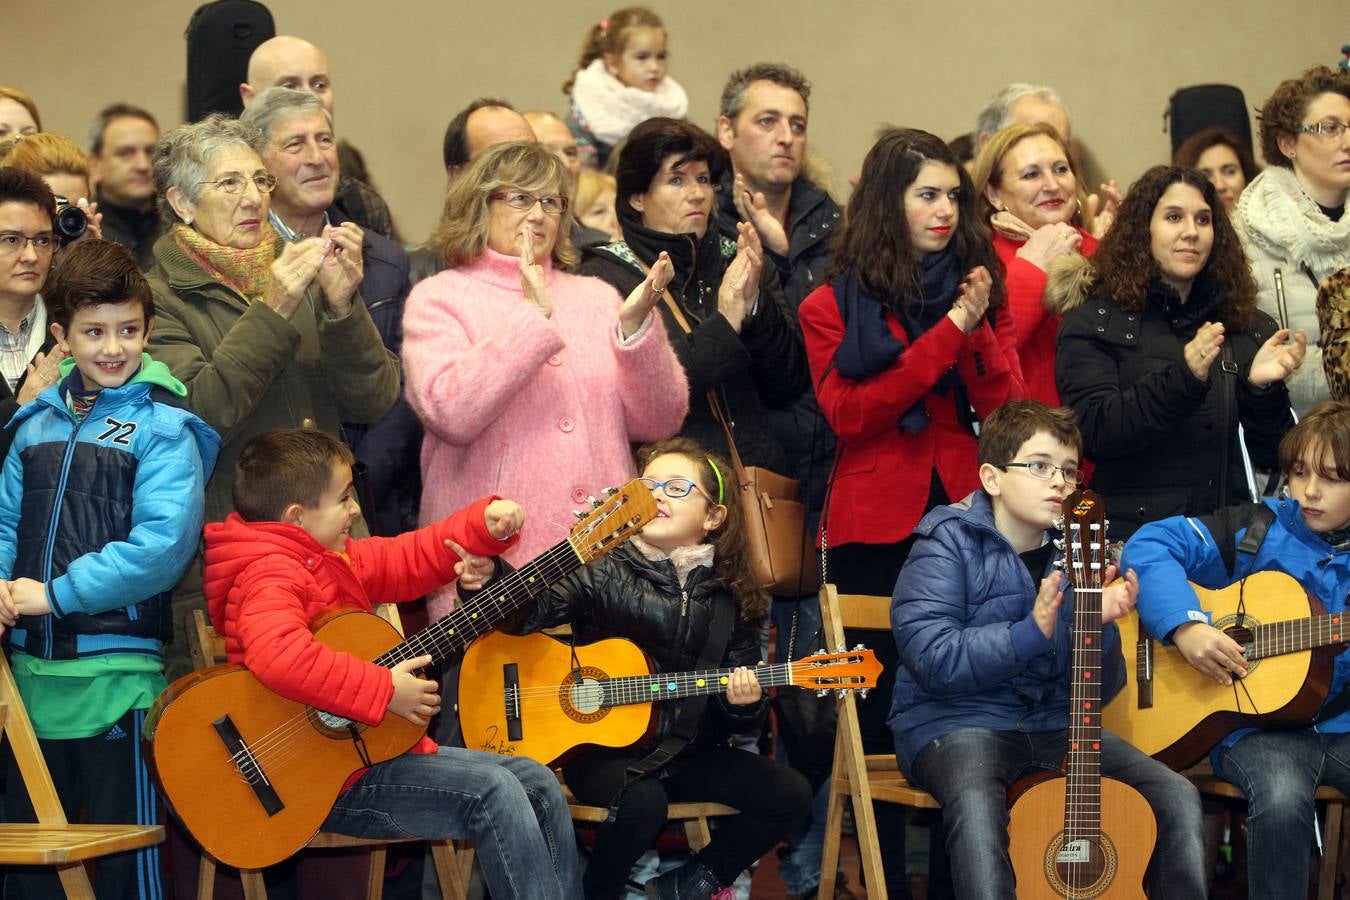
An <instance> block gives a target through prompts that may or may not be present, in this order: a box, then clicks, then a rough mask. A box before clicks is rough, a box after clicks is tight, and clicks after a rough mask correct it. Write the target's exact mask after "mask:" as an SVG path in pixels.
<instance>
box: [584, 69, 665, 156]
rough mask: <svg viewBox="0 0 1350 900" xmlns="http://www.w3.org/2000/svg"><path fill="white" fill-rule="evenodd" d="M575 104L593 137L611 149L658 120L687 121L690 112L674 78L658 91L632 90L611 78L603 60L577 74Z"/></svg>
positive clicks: (658, 88) (663, 84)
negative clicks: (651, 121)
mask: <svg viewBox="0 0 1350 900" xmlns="http://www.w3.org/2000/svg"><path fill="white" fill-rule="evenodd" d="M572 103H573V105H574V106H576V108H577V112H579V113H580V114H581V117H582V118H583V119H584V120H585V123H586V127H587V128H588V129H590V132H591V134H593V135H595V136H596V137H597V138H599V139H600V140H601V141H602V142H604V143H606V144H610V145H614V144H617V143H618V142H619V141H621V140H623V139H624V138H626V137H628V132H630V131H632V130H633V129H634V128H636V127H637V126H638V125H639V124H640V123H642V122H645V121H647V120H648V119H651V118H653V117H655V116H668V117H670V118H672V119H683V118H684V117H685V114H686V113H688V112H689V97H688V96H687V95H686V94H685V92H684V88H682V87H680V85H679V83H678V82H677V81H676V80H675V79H674V78H671V77H670V76H669V75H667V76H666V77H665V80H663V81H662V82H661V84H660V85H659V86H657V88H656V90H654V91H644V90H641V89H640V88H635V87H629V86H628V85H626V84H624V83H623V82H622V81H620V80H619V79H617V78H615V77H614V76H613V75H611V74H609V72H608V70H606V69H605V61H604V60H603V59H596V60H593V61H592V62H591V64H590V65H589V66H587V67H586V68H584V69H578V70H577V76H576V80H575V81H573V82H572Z"/></svg>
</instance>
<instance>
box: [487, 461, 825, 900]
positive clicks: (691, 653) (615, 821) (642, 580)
mask: <svg viewBox="0 0 1350 900" xmlns="http://www.w3.org/2000/svg"><path fill="white" fill-rule="evenodd" d="M639 462H640V463H642V465H643V471H642V475H643V480H644V482H645V483H646V484H647V486H648V487H649V488H650V489H651V491H652V494H653V496H654V497H655V499H656V504H657V509H658V515H657V518H656V519H654V520H653V521H652V522H650V523H649V524H648V525H647V526H646V527H645V528H644V529H643V531H642V534H641V536H638V537H634V538H633V539H632V540H631V541H630V542H629V543H628V544H626V545H624V546H622V547H619V548H618V549H616V550H615V551H614V552H613V553H611V554H609V555H608V556H606V557H603V558H601V559H599V560H597V561H595V562H593V563H591V564H590V565H587V566H585V567H584V568H582V569H580V570H578V571H577V572H575V573H573V574H572V575H569V576H567V577H566V578H564V579H562V580H561V581H560V582H558V583H556V584H554V585H552V586H551V588H550V590H549V591H548V593H546V594H544V595H542V596H541V597H540V599H539V601H538V603H537V604H536V606H535V607H534V608H533V609H531V610H529V612H528V613H527V614H526V617H525V619H524V621H523V623H522V624H521V625H520V626H519V627H518V628H516V629H513V630H515V631H517V632H518V633H528V632H531V631H536V630H538V629H540V628H549V627H553V626H557V625H561V624H564V623H570V624H571V626H572V633H573V635H574V636H575V640H576V641H577V643H578V644H585V643H591V642H593V641H597V640H601V639H604V638H614V637H621V638H627V639H628V640H631V641H633V642H634V643H635V644H637V645H638V646H639V647H640V648H641V649H642V650H643V651H644V652H645V653H646V654H647V656H648V657H650V659H651V660H652V662H653V664H654V666H655V668H656V670H657V671H660V672H672V673H673V672H687V671H691V670H701V669H713V668H734V669H735V671H734V673H733V674H732V675H731V676H730V679H729V683H728V685H727V689H726V691H725V692H723V693H717V694H712V695H709V696H706V697H692V698H689V699H686V700H680V701H671V702H666V703H659V704H657V713H658V716H657V726H656V729H655V732H654V733H653V734H652V736H651V737H650V739H649V740H648V741H646V742H644V743H642V744H640V745H639V746H635V747H629V748H622V749H617V750H611V749H603V748H588V749H586V750H584V751H583V752H582V754H581V755H580V756H576V757H573V758H572V759H570V760H569V761H568V762H567V763H565V764H564V765H563V775H564V777H565V778H566V781H567V784H568V786H569V787H570V788H571V789H572V793H574V794H575V795H576V796H577V799H579V800H581V802H583V803H589V804H593V805H596V806H606V807H611V809H612V811H613V816H612V817H611V820H610V821H608V822H604V823H602V824H601V825H600V826H599V827H598V828H597V830H596V839H595V848H594V850H593V852H592V854H591V859H590V863H589V864H588V865H587V867H586V875H585V878H584V879H583V886H584V887H585V890H586V896H587V898H616V897H619V896H620V895H622V894H623V892H624V883H625V880H626V878H627V875H628V872H629V870H630V869H631V868H632V866H633V863H634V862H636V861H637V858H638V857H639V856H641V855H642V854H643V853H644V852H645V851H646V850H647V849H648V848H649V847H650V846H651V845H652V843H653V842H654V841H655V839H656V836H657V834H658V833H659V832H660V830H661V828H662V826H663V825H664V824H665V821H666V806H667V804H668V803H681V802H718V803H725V804H727V805H729V806H734V807H735V808H736V809H738V810H740V814H739V815H736V816H728V817H725V818H722V819H719V823H718V828H717V830H716V831H715V832H714V834H713V839H712V842H711V843H709V844H708V846H707V847H705V848H704V849H703V850H701V851H700V852H699V853H697V854H696V855H695V856H694V858H693V859H692V860H691V861H690V862H689V863H687V864H686V865H684V866H683V867H681V868H679V869H676V870H674V871H672V872H668V873H666V874H665V875H662V876H660V877H659V878H657V879H654V880H653V881H650V882H648V884H647V896H648V897H654V898H680V900H687V898H699V900H704V898H708V897H711V896H713V895H714V894H716V893H717V892H718V891H720V890H721V889H722V888H723V887H725V886H727V885H730V884H731V883H732V882H733V881H735V880H736V877H737V876H738V875H739V874H740V873H741V871H743V870H744V869H746V868H747V867H749V866H750V864H751V863H753V862H754V861H755V860H757V859H759V858H760V857H761V856H762V855H764V854H765V853H767V852H768V851H769V850H770V849H772V848H773V847H774V846H776V845H777V844H778V843H779V842H780V841H782V840H784V839H785V838H786V837H787V836H788V834H790V833H791V832H792V830H793V829H794V828H796V826H797V825H798V824H799V823H800V822H801V821H802V820H803V819H805V818H806V814H807V812H808V810H809V808H810V804H811V789H810V787H809V786H808V785H807V782H806V779H805V778H803V777H802V776H801V775H799V774H798V773H797V772H795V771H793V770H792V769H789V768H787V767H786V766H784V765H782V764H780V763H777V762H774V761H773V760H771V759H768V758H767V757H763V756H759V755H758V754H755V753H751V752H748V751H746V750H741V749H738V748H736V747H732V746H730V745H729V743H728V739H729V738H730V736H731V735H733V734H739V733H744V732H747V731H754V730H756V729H758V728H759V725H760V723H761V721H762V719H763V717H764V713H765V710H766V709H767V705H768V702H767V698H766V697H765V695H764V693H763V691H762V690H761V688H760V685H759V681H758V680H757V679H756V678H755V675H754V667H755V665H756V664H757V663H758V662H759V659H760V655H759V645H760V629H761V627H762V626H763V623H764V616H765V613H766V611H767V609H768V598H767V597H766V596H765V594H764V592H763V591H761V590H760V589H759V588H758V587H757V586H756V584H755V581H754V577H753V576H752V575H751V573H750V570H749V566H748V563H747V562H746V558H745V532H744V523H743V521H742V519H741V514H740V506H739V504H737V503H736V502H735V498H734V497H731V496H730V495H729V493H728V492H730V491H733V490H734V489H735V488H734V483H733V476H732V473H731V470H730V467H729V466H728V465H727V463H726V462H725V461H723V460H721V459H719V458H718V457H716V456H713V455H711V454H709V453H707V452H706V451H705V450H703V449H702V448H701V447H699V446H698V445H697V444H695V443H694V442H693V441H690V440H688V439H682V438H675V439H673V440H670V441H665V442H663V443H660V444H656V445H652V446H649V447H645V448H643V450H642V451H641V452H640V453H639ZM612 674H625V673H612ZM628 674H637V673H628ZM658 748H659V751H660V752H661V754H662V755H661V756H660V757H659V758H658V757H656V756H652V755H651V754H652V752H653V751H654V750H658ZM670 754H673V758H671V756H670Z"/></svg>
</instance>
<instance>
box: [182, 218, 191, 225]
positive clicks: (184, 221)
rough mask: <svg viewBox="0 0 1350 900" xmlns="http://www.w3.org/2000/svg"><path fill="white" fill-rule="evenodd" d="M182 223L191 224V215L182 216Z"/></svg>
mask: <svg viewBox="0 0 1350 900" xmlns="http://www.w3.org/2000/svg"><path fill="white" fill-rule="evenodd" d="M183 224H184V225H191V224H192V216H183Z"/></svg>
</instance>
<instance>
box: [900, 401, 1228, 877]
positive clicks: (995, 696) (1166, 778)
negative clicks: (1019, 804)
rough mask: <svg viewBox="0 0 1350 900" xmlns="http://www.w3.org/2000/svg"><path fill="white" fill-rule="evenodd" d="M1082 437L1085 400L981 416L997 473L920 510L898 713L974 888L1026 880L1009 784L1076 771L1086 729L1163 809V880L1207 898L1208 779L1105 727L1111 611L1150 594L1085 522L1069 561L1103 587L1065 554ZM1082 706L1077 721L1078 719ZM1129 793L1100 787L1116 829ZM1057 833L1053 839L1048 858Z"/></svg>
mask: <svg viewBox="0 0 1350 900" xmlns="http://www.w3.org/2000/svg"><path fill="white" fill-rule="evenodd" d="M1081 453H1082V436H1081V435H1080V434H1079V432H1078V426H1077V423H1076V422H1075V420H1074V417H1073V413H1072V412H1070V411H1069V410H1067V409H1062V408H1061V409H1051V408H1050V407H1048V406H1046V405H1045V404H1043V403H1040V402H1038V401H1035V400H1013V401H1011V402H1009V403H1007V404H1005V405H1004V406H1003V407H1001V408H999V409H998V410H996V411H995V412H994V413H993V414H991V415H990V416H989V417H988V418H987V419H985V422H984V427H983V429H982V431H981V433H980V450H979V454H980V455H979V460H980V483H981V486H982V488H981V490H978V491H976V492H975V493H973V494H971V495H970V496H969V497H967V498H966V499H964V500H962V501H961V502H960V503H956V504H953V505H951V506H939V507H937V508H936V509H934V510H933V511H932V512H930V513H929V514H928V515H926V516H924V518H923V520H922V521H921V522H920V523H919V527H918V529H917V530H916V531H915V535H916V536H917V537H916V540H915V543H914V548H913V550H912V551H911V553H910V556H909V560H908V561H907V562H906V563H905V567H904V569H903V570H901V573H900V579H899V581H898V582H897V583H896V586H895V597H894V601H893V603H892V605H891V629H892V632H893V633H894V637H895V644H896V648H897V649H898V650H899V652H900V660H901V663H902V665H903V668H902V669H901V670H900V671H899V672H897V673H896V679H895V693H894V699H893V702H892V705H891V716H890V719H889V720H888V722H889V724H890V726H891V729H892V731H893V732H894V734H895V746H896V753H897V755H898V756H899V759H900V767H901V769H902V770H903V771H904V773H905V774H906V776H908V777H909V779H910V780H911V781H912V782H914V783H915V784H917V785H919V786H922V787H923V788H925V789H927V790H929V791H931V792H932V794H933V796H934V798H936V799H937V800H938V802H939V803H941V805H942V810H943V827H944V829H945V831H946V838H947V840H946V845H947V849H948V851H949V853H950V855H951V863H952V865H951V869H952V880H953V886H954V889H955V893H956V896H958V897H962V898H979V897H988V898H1003V897H1012V896H1013V895H1014V893H1015V891H1014V877H1013V868H1012V864H1011V862H1010V860H1009V855H1008V852H1007V848H1008V846H1009V832H1008V826H1007V822H1008V812H1007V805H1006V804H1007V792H1008V788H1009V787H1010V786H1011V785H1012V784H1013V782H1014V781H1016V780H1017V779H1018V778H1020V777H1022V776H1023V775H1026V774H1031V773H1033V772H1036V771H1037V770H1052V771H1059V770H1060V769H1061V766H1062V762H1063V760H1064V756H1065V751H1066V749H1069V748H1070V747H1071V745H1070V742H1069V740H1070V735H1073V737H1074V741H1075V743H1074V744H1073V745H1072V747H1073V749H1075V750H1078V751H1080V752H1081V753H1083V754H1085V755H1086V756H1087V757H1088V758H1087V759H1086V760H1082V761H1081V763H1082V764H1085V765H1091V764H1093V763H1095V765H1096V766H1097V768H1096V771H1098V772H1100V774H1101V775H1104V776H1107V777H1109V778H1114V779H1115V780H1117V781H1120V782H1124V783H1125V784H1127V785H1130V786H1132V787H1133V788H1134V789H1135V790H1136V791H1137V792H1138V794H1141V795H1143V799H1144V800H1145V801H1147V806H1143V804H1142V803H1141V804H1140V806H1143V815H1144V816H1145V818H1147V813H1148V809H1149V808H1151V809H1152V813H1153V818H1154V819H1155V820H1156V822H1157V842H1156V845H1155V846H1156V850H1155V851H1154V853H1153V859H1152V861H1151V863H1150V865H1149V878H1148V883H1149V886H1150V888H1151V890H1150V893H1151V894H1152V895H1153V896H1155V897H1161V896H1167V897H1187V898H1195V900H1201V898H1203V897H1205V896H1206V886H1205V854H1204V840H1203V836H1202V833H1201V832H1202V827H1201V815H1200V796H1199V794H1198V793H1197V792H1196V790H1195V788H1194V786H1192V785H1191V783H1190V782H1189V781H1188V780H1187V779H1186V778H1185V777H1184V776H1182V775H1179V774H1177V773H1175V772H1173V771H1172V770H1171V769H1169V768H1167V766H1165V765H1163V764H1162V763H1160V762H1158V761H1157V760H1154V759H1151V758H1150V757H1147V756H1145V755H1144V754H1143V753H1142V752H1141V751H1139V750H1138V749H1136V748H1135V747H1133V746H1131V745H1130V744H1128V743H1126V742H1125V741H1124V740H1123V739H1121V738H1119V737H1117V736H1116V735H1114V734H1111V733H1110V732H1107V731H1104V730H1101V729H1100V724H1101V718H1100V707H1101V704H1102V703H1104V702H1106V701H1107V700H1109V699H1110V698H1111V697H1112V696H1113V695H1114V694H1115V693H1117V692H1118V691H1119V690H1120V689H1121V687H1122V685H1123V684H1124V681H1125V673H1124V669H1123V666H1124V663H1123V660H1122V659H1121V654H1120V631H1119V629H1117V628H1116V626H1115V625H1114V624H1111V623H1112V622H1113V620H1115V619H1117V618H1120V617H1121V616H1124V615H1126V614H1127V613H1128V612H1129V611H1130V609H1131V607H1133V605H1134V601H1135V597H1136V596H1137V594H1138V589H1139V585H1138V581H1137V579H1136V578H1135V576H1134V574H1133V573H1132V572H1131V573H1128V574H1127V575H1126V578H1125V579H1124V580H1123V581H1120V582H1117V583H1115V584H1110V583H1111V582H1112V580H1113V579H1114V567H1113V566H1110V565H1107V566H1106V568H1105V571H1103V570H1101V569H1100V568H1091V567H1090V566H1091V565H1094V564H1095V565H1101V564H1102V563H1101V555H1102V554H1101V550H1100V549H1097V550H1096V551H1095V552H1096V553H1097V554H1098V555H1096V556H1095V557H1094V556H1093V555H1092V554H1093V552H1094V551H1093V549H1092V548H1093V547H1094V546H1095V547H1096V548H1101V547H1102V546H1103V543H1104V542H1103V541H1102V537H1101V535H1100V533H1099V532H1098V533H1097V534H1095V535H1094V534H1093V533H1092V532H1091V531H1090V530H1088V532H1087V534H1083V533H1082V532H1083V530H1084V529H1081V528H1080V529H1076V530H1073V531H1070V532H1068V537H1069V539H1070V542H1072V543H1074V544H1076V545H1077V546H1078V548H1079V551H1080V552H1077V553H1074V554H1068V555H1067V561H1068V562H1069V564H1070V567H1071V568H1072V569H1073V573H1074V576H1073V580H1074V581H1075V582H1076V583H1077V584H1079V585H1082V586H1084V588H1086V587H1087V586H1088V585H1096V587H1095V589H1092V590H1088V589H1083V590H1079V591H1077V592H1075V591H1073V590H1072V589H1068V590H1066V589H1065V588H1066V584H1067V583H1068V580H1069V579H1068V578H1067V577H1066V576H1065V575H1064V574H1063V573H1061V572H1058V571H1052V566H1053V564H1054V563H1055V561H1056V559H1057V557H1059V556H1060V555H1061V554H1060V552H1059V549H1058V547H1057V543H1058V542H1057V541H1053V540H1052V537H1057V536H1058V535H1059V534H1060V533H1061V531H1060V530H1059V529H1057V527H1056V520H1057V519H1059V518H1060V515H1061V508H1062V504H1063V501H1064V499H1065V498H1066V497H1067V496H1068V495H1069V494H1070V493H1071V492H1072V491H1073V489H1074V487H1075V486H1076V485H1077V484H1078V483H1079V482H1080V481H1081V480H1082V477H1083V476H1082V472H1081V471H1080V470H1079V468H1078V465H1079V461H1080V455H1081ZM1099 523H1100V520H1099ZM1094 560H1095V563H1094ZM1106 584H1109V585H1110V586H1109V587H1105V588H1102V587H1101V585H1106ZM1080 607H1081V608H1080ZM1102 623H1105V624H1102ZM1094 626H1095V628H1094ZM1083 629H1087V631H1086V632H1085V631H1083ZM1080 638H1081V639H1080ZM1077 654H1081V655H1082V656H1083V657H1084V660H1083V662H1081V663H1079V662H1078V661H1077V660H1075V658H1074V657H1075V655H1077ZM1080 666H1081V668H1080ZM1071 672H1072V673H1073V679H1074V680H1075V683H1074V684H1073V685H1072V689H1071V685H1070V681H1071V677H1070V676H1071ZM1092 688H1095V691H1096V693H1097V696H1096V697H1093V695H1092V692H1091V690H1089V689H1092ZM1085 690H1086V691H1088V693H1087V694H1086V695H1085V696H1080V695H1079V692H1080V691H1085ZM1071 700H1073V701H1074V702H1073V703H1071ZM1094 701H1096V702H1094ZM1075 703H1076V704H1078V705H1077V706H1076V707H1075V706H1074V704H1075ZM1080 715H1081V723H1080ZM1071 717H1072V721H1073V723H1074V729H1073V730H1072V731H1066V725H1067V724H1068V723H1069V722H1070V720H1071ZM1094 725H1095V726H1096V727H1095V728H1094V727H1093V726H1094ZM1080 740H1081V741H1082V746H1081V747H1080V746H1079V745H1078V743H1077V742H1078V741H1080ZM1131 795H1133V792H1131ZM1111 796H1114V793H1113V794H1112V795H1111ZM1123 800H1124V798H1123V797H1122V798H1120V801H1123ZM1120 801H1118V802H1117V804H1116V805H1115V806H1114V807H1107V806H1105V805H1102V804H1101V803H1100V797H1099V798H1098V799H1097V804H1098V805H1097V806H1095V807H1094V811H1096V810H1100V813H1101V815H1102V818H1101V820H1100V824H1102V826H1103V828H1102V836H1103V838H1105V837H1107V836H1108V833H1107V826H1108V824H1109V823H1110V822H1111V816H1113V815H1116V816H1118V815H1120V812H1122V811H1125V810H1126V809H1127V807H1126V806H1125V803H1123V802H1120ZM1061 802H1062V801H1061ZM1084 802H1085V803H1086V802H1088V800H1087V798H1086V797H1085V798H1084ZM1014 816H1016V807H1014ZM1121 824H1124V823H1121ZM1139 824H1140V823H1138V822H1130V823H1128V827H1129V830H1130V831H1131V832H1132V833H1133V832H1134V830H1135V829H1137V828H1138V827H1139ZM1070 827H1071V825H1070V824H1069V823H1066V824H1065V830H1066V832H1067V831H1068V830H1069V828H1070ZM1115 834H1116V835H1117V839H1119V838H1120V837H1124V835H1123V834H1121V832H1119V831H1116V832H1115ZM1017 836H1018V835H1017V834H1016V833H1014V834H1013V835H1012V838H1013V839H1016V838H1017ZM1073 847H1074V844H1073V843H1072V840H1071V839H1070V838H1066V843H1065V845H1064V849H1063V850H1061V851H1059V853H1058V855H1057V858H1058V861H1059V862H1060V863H1064V862H1072V861H1073V860H1072V859H1071V858H1066V854H1069V853H1071V852H1072V850H1073ZM1043 851H1045V848H1044V847H1038V848H1037V852H1036V853H1035V856H1036V858H1037V859H1039V858H1040V855H1041V852H1043ZM1038 868H1039V866H1038ZM1135 888H1136V889H1137V888H1138V885H1135Z"/></svg>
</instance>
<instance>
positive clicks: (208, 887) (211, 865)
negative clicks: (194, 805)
mask: <svg viewBox="0 0 1350 900" xmlns="http://www.w3.org/2000/svg"><path fill="white" fill-rule="evenodd" d="M376 611H377V612H379V613H380V615H382V616H383V617H384V618H386V619H388V620H389V621H390V622H392V623H393V624H394V626H395V627H398V628H399V630H400V631H402V628H401V627H400V623H399V620H398V611H397V610H396V609H395V608H394V607H392V606H391V605H389V604H382V605H381V606H380V607H378V608H377V610H376ZM192 624H193V627H192V630H191V631H190V632H189V633H188V648H189V650H190V652H191V653H192V661H193V665H195V666H196V667H197V668H199V669H202V668H206V667H207V666H214V665H219V664H221V663H223V662H225V659H226V653H225V639H224V638H223V637H221V636H220V635H219V634H217V633H216V630H215V629H214V628H212V627H211V625H210V624H209V623H208V622H207V621H206V614H205V613H203V612H202V611H201V610H194V611H193V613H192ZM408 843H422V841H421V840H420V839H417V838H407V839H394V840H378V839H374V838H359V837H351V836H349V835H345V834H337V833H335V832H330V831H320V832H319V833H318V834H316V835H315V836H314V837H313V838H312V839H311V840H310V842H309V843H308V844H306V845H305V846H306V849H310V850H340V849H356V848H367V849H369V850H370V851H371V853H370V880H369V881H368V882H367V885H366V897H367V898H368V900H380V898H381V897H383V896H384V865H385V854H386V851H387V849H388V847H389V845H390V844H408ZM425 843H427V844H429V845H430V847H431V858H432V861H433V862H434V864H435V866H436V876H437V878H439V879H440V884H441V896H442V897H443V898H444V900H463V898H465V897H467V896H468V895H469V874H470V872H471V870H472V869H473V849H472V848H471V847H467V846H463V847H460V848H458V849H457V848H456V846H455V844H454V842H452V841H426V842H425ZM239 879H240V881H241V882H242V884H243V888H244V897H245V898H246V900H267V886H266V884H265V883H264V881H263V875H262V871H261V870H259V869H240V870H239ZM215 883H216V860H215V858H214V857H212V856H211V855H210V854H209V853H206V852H205V851H203V852H202V862H201V869H200V870H199V873H198V876H197V900H211V898H212V897H213V896H214V895H215ZM91 896H92V895H91Z"/></svg>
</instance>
